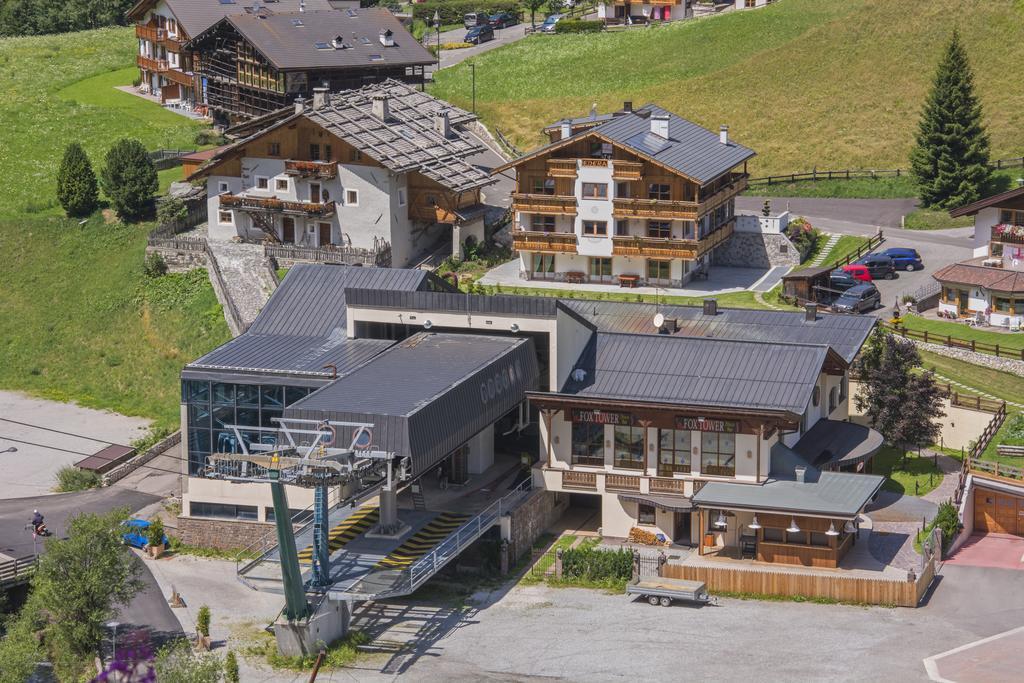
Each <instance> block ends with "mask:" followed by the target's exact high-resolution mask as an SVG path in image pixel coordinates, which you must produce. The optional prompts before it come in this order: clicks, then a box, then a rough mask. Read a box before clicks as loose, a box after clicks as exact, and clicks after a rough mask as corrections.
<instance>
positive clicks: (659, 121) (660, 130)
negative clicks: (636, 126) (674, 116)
mask: <svg viewBox="0 0 1024 683" xmlns="http://www.w3.org/2000/svg"><path fill="white" fill-rule="evenodd" d="M651 132H652V133H654V134H655V135H657V136H658V137H659V138H662V139H664V140H668V116H666V115H665V114H652V115H651Z"/></svg>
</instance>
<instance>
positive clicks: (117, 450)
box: [75, 444, 135, 474]
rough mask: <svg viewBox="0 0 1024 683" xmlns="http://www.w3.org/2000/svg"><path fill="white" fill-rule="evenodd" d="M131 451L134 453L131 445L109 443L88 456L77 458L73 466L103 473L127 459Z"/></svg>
mask: <svg viewBox="0 0 1024 683" xmlns="http://www.w3.org/2000/svg"><path fill="white" fill-rule="evenodd" d="M133 453H135V449H134V448H132V447H131V446H121V445H119V444H111V445H109V446H106V447H105V448H101V449H100V450H98V451H96V452H95V453H93V454H92V455H90V456H89V457H87V458H85V459H83V460H79V461H78V462H76V463H75V467H77V468H78V469H80V470H92V471H93V472H97V473H99V474H105V473H107V472H109V471H110V470H112V469H114V468H115V467H117V466H118V465H120V464H121V463H123V462H125V461H126V460H128V458H129V457H130V456H131V455H132V454H133Z"/></svg>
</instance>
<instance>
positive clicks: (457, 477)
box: [448, 446, 469, 484]
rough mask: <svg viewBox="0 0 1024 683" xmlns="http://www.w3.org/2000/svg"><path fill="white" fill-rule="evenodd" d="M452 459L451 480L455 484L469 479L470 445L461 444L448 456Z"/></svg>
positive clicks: (463, 482)
mask: <svg viewBox="0 0 1024 683" xmlns="http://www.w3.org/2000/svg"><path fill="white" fill-rule="evenodd" d="M448 457H449V459H450V461H451V470H450V473H451V474H450V476H449V480H450V481H451V483H453V484H465V483H466V482H467V481H469V446H459V447H458V448H457V449H455V451H454V452H453V453H452V454H451V455H450V456H448Z"/></svg>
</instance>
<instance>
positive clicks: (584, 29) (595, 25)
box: [555, 19, 604, 33]
mask: <svg viewBox="0 0 1024 683" xmlns="http://www.w3.org/2000/svg"><path fill="white" fill-rule="evenodd" d="M603 30H604V22H603V21H587V20H584V19H562V20H561V21H560V22H558V23H557V24H555V33H598V32H600V31H603Z"/></svg>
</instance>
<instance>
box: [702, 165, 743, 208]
mask: <svg viewBox="0 0 1024 683" xmlns="http://www.w3.org/2000/svg"><path fill="white" fill-rule="evenodd" d="M747 179H748V176H747V174H746V173H734V174H733V181H732V183H730V184H729V185H726V186H725V187H723V188H721V189H720V190H718V191H716V192H715V193H714V194H713V195H710V196H709V197H706V198H704V199H701V200H700V203H699V204H698V205H697V214H698V215H700V216H703V215H704V214H706V213H707V212H708V211H712V210H714V209H715V208H717V207H718V206H720V205H721V204H722V203H723V202H727V201H729V200H730V199H732V198H733V197H735V196H737V195H738V194H740V193H741V192H743V191H744V190H746V189H747V185H748V182H747Z"/></svg>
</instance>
